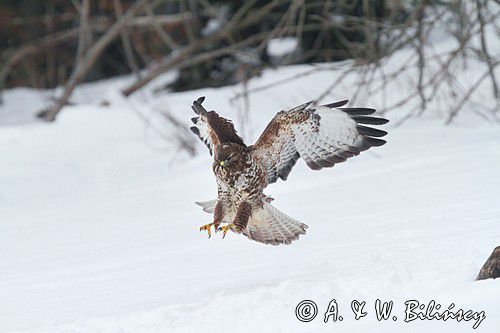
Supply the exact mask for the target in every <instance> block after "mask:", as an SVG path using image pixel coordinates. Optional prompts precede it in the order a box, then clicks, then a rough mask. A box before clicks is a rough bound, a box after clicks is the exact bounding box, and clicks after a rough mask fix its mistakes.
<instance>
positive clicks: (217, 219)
mask: <svg viewBox="0 0 500 333" xmlns="http://www.w3.org/2000/svg"><path fill="white" fill-rule="evenodd" d="M222 218H223V214H222V204H221V203H220V201H217V204H216V205H215V208H214V221H213V222H212V223H209V224H205V225H202V226H201V227H200V231H203V230H206V231H207V233H208V238H210V237H211V236H212V230H211V228H212V226H214V230H215V232H217V229H218V228H219V225H220V223H221V221H222Z"/></svg>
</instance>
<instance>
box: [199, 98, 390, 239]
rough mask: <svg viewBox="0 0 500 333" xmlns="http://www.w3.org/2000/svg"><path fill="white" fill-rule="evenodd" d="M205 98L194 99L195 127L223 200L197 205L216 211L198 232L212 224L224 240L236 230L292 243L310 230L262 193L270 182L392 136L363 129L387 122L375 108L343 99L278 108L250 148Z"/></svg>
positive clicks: (338, 160) (318, 166) (329, 164)
mask: <svg viewBox="0 0 500 333" xmlns="http://www.w3.org/2000/svg"><path fill="white" fill-rule="evenodd" d="M204 100H205V97H200V98H198V99H197V100H196V101H194V102H193V106H192V109H193V111H194V112H195V113H196V115H197V116H196V117H194V118H192V119H191V120H192V121H193V123H194V126H193V127H191V130H192V131H193V133H195V134H196V135H197V136H198V137H199V138H200V139H201V140H202V141H203V142H204V143H205V144H206V145H207V147H208V149H209V151H210V154H211V155H213V157H214V162H213V165H212V168H213V171H214V173H215V177H216V179H217V194H218V195H217V199H216V200H210V201H204V202H197V204H198V205H200V206H201V207H202V208H203V210H204V211H205V212H207V213H213V222H212V223H209V224H206V225H204V226H202V227H201V228H200V231H203V230H206V231H207V232H208V236H209V237H210V236H211V235H212V232H211V228H212V227H214V231H215V232H217V231H222V233H223V236H222V237H223V238H224V237H225V236H226V233H227V232H228V231H229V230H231V231H233V232H236V233H241V234H243V235H245V236H246V237H248V238H249V239H252V240H255V241H257V242H261V243H265V244H272V245H279V244H290V243H291V242H292V241H294V240H296V239H298V238H299V236H300V235H301V234H305V232H306V229H307V228H308V226H307V225H306V224H303V223H301V222H299V221H297V220H294V219H293V218H291V217H289V216H287V215H285V214H284V213H282V212H281V211H279V210H277V209H276V208H274V207H273V206H272V205H271V204H270V202H271V201H272V200H273V199H272V198H271V197H268V196H266V195H265V194H264V192H263V191H264V189H265V188H266V187H267V185H269V184H272V183H275V182H276V181H277V180H278V179H279V178H281V179H282V180H286V179H287V177H288V175H289V174H290V171H291V170H292V168H293V166H294V165H295V163H296V162H297V160H298V159H299V158H302V159H303V160H304V161H305V162H306V164H307V165H308V166H309V167H310V168H311V169H313V170H320V169H322V168H329V167H332V166H334V165H335V164H337V163H341V162H344V161H345V160H346V159H348V158H350V157H353V156H356V155H359V153H360V152H362V151H364V150H367V149H369V148H371V147H376V146H382V145H383V144H385V143H386V141H385V140H382V139H379V137H383V136H384V135H386V134H387V132H385V131H382V130H380V129H375V128H372V127H368V126H365V125H383V124H385V123H387V122H388V120H387V119H383V118H378V117H373V116H370V115H371V114H373V113H374V112H375V110H374V109H369V108H351V107H343V106H344V105H345V104H347V102H348V101H347V100H345V101H340V102H336V103H331V104H326V105H321V106H315V104H314V103H313V102H307V103H304V104H302V105H299V106H297V107H295V108H293V109H290V110H288V111H280V112H278V113H277V114H276V116H275V117H274V118H273V119H272V120H271V122H270V123H269V124H268V125H267V127H266V129H265V130H264V132H263V133H262V135H261V136H260V138H259V139H258V140H257V142H256V143H255V144H254V145H251V146H247V145H246V144H245V143H244V142H243V140H242V139H241V137H239V136H238V134H237V133H236V130H235V129H234V126H233V123H232V122H231V121H230V120H228V119H225V118H223V117H221V116H219V115H218V114H217V113H216V112H215V111H207V110H206V109H205V108H204V107H203V106H202V103H203V101H204Z"/></svg>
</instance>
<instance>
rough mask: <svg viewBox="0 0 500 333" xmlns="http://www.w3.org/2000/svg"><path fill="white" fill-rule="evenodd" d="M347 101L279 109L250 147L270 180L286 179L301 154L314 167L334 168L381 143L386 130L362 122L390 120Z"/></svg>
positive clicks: (374, 122)
mask: <svg viewBox="0 0 500 333" xmlns="http://www.w3.org/2000/svg"><path fill="white" fill-rule="evenodd" d="M345 104H347V101H340V102H336V103H331V104H327V105H322V106H318V107H314V106H312V102H308V103H305V104H302V105H299V106H297V107H295V108H293V109H291V110H288V111H280V112H278V114H276V116H275V117H274V118H273V120H271V122H270V123H269V125H267V127H266V129H265V130H264V132H263V133H262V135H261V136H260V138H259V139H258V140H257V142H256V143H255V144H254V145H253V146H251V153H252V155H253V156H254V157H255V158H256V159H258V160H259V161H260V163H261V164H262V165H263V166H264V168H265V169H266V172H267V181H268V183H274V182H276V181H277V180H278V178H281V179H283V180H286V178H287V177H288V174H289V173H290V171H291V170H292V167H293V166H294V165H295V163H296V162H297V160H298V159H299V158H300V157H301V158H302V159H303V160H304V161H305V162H306V163H307V165H308V166H309V167H310V168H311V169H313V170H319V169H322V168H328V167H332V166H333V165H334V164H336V163H340V162H344V161H345V160H346V159H347V158H350V157H353V156H356V155H359V153H360V152H361V151H363V150H367V149H369V148H370V147H373V146H381V145H383V144H385V143H386V141H385V140H382V139H378V137H382V136H384V135H386V134H387V132H385V131H382V130H379V129H375V128H372V127H367V126H364V125H362V124H369V125H382V124H385V123H387V122H388V120H387V119H383V118H378V117H372V116H369V115H371V114H372V113H374V112H375V110H374V109H368V108H343V107H341V106H343V105H345Z"/></svg>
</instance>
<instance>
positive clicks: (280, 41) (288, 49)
mask: <svg viewBox="0 0 500 333" xmlns="http://www.w3.org/2000/svg"><path fill="white" fill-rule="evenodd" d="M298 45H299V41H298V40H297V38H294V37H282V38H274V39H271V40H270V41H269V43H268V44H267V48H268V49H267V51H268V52H269V55H271V56H274V57H282V56H285V55H287V54H289V53H292V52H293V51H295V50H296V49H297V46H298Z"/></svg>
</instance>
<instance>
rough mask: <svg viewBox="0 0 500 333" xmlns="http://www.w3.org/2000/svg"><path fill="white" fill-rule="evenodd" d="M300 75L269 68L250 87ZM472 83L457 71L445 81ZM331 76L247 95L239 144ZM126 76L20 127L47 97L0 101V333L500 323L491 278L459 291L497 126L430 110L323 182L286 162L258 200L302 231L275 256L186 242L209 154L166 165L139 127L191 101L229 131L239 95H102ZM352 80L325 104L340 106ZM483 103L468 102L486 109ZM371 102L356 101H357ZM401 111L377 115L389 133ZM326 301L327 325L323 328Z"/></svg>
mask: <svg viewBox="0 0 500 333" xmlns="http://www.w3.org/2000/svg"><path fill="white" fill-rule="evenodd" d="M404 56H405V55H404V53H402V56H401V57H400V58H401V61H403V59H404ZM309 69H310V67H307V66H290V67H285V68H281V69H279V70H269V71H266V72H265V73H264V75H263V76H262V77H260V78H256V79H254V80H252V81H251V82H250V88H252V87H259V86H262V85H265V84H269V83H271V82H274V81H277V80H280V79H284V78H287V77H291V76H293V75H296V74H297V73H301V72H304V71H307V70H309ZM475 70H476V68H475V67H474V64H473V63H471V64H469V67H468V69H467V70H464V72H463V77H461V79H462V80H463V81H467V78H468V77H470V76H471V75H473V74H471V73H473V72H474V71H475ZM334 75H336V73H333V72H332V71H320V72H317V73H315V74H314V75H310V76H306V77H304V78H303V79H302V80H297V81H293V80H290V81H289V82H287V84H285V85H282V86H279V87H275V88H273V89H269V90H265V91H261V92H258V93H256V94H254V95H251V99H250V108H251V110H252V111H253V112H252V113H251V117H250V121H251V124H252V126H250V127H249V128H246V129H245V131H244V133H246V135H245V139H247V141H248V142H252V141H253V140H255V138H256V137H257V136H258V135H259V133H260V132H261V131H262V130H263V128H264V127H265V125H266V124H267V122H268V121H269V120H270V119H271V117H272V116H273V115H274V114H275V113H276V112H277V111H278V110H280V109H283V108H287V107H291V106H294V105H296V104H300V103H302V102H304V101H307V100H310V99H311V98H314V97H316V96H317V94H318V91H321V90H322V89H324V88H325V87H327V86H328V85H329V84H330V83H331V82H332V81H333V79H334V78H332V77H334ZM171 77H172V75H171V74H169V75H167V76H164V77H162V78H161V79H160V81H162V82H163V81H168V80H169V79H171ZM131 79H132V78H130V77H126V78H119V79H115V80H108V81H103V82H98V83H93V84H86V85H83V86H82V87H80V88H78V91H77V92H76V95H75V97H74V102H75V105H70V106H66V107H65V109H64V110H63V112H62V113H61V115H60V117H59V118H58V120H57V121H56V122H55V123H51V124H46V123H41V122H32V121H31V120H29V119H31V118H29V117H27V116H26V115H28V114H29V113H33V112H34V111H35V109H36V107H38V106H39V105H38V104H39V103H40V101H43V100H44V99H43V96H46V95H47V94H48V93H47V92H38V93H37V92H36V91H22V90H14V91H7V92H6V93H5V94H4V97H5V101H6V103H5V105H4V106H1V107H0V124H1V125H3V126H2V127H0V151H1V152H2V158H1V159H0V184H1V186H0V220H1V223H0V244H1V249H2V251H0V262H2V268H1V269H0V328H1V329H2V331H34V332H193V331H194V332H196V331H205V332H216V331H227V330H229V329H231V330H236V331H242V332H255V331H256V330H259V331H262V332H271V331H272V332H280V331H281V332H307V331H310V332H318V331H331V330H336V331H337V330H338V331H357V332H374V331H380V332H400V331H401V330H405V331H406V330H411V331H419V332H420V331H425V332H428V331H429V332H430V331H435V332H471V331H473V329H472V325H473V322H464V321H462V322H457V321H453V320H448V321H446V322H443V321H435V320H434V321H413V322H410V323H405V322H404V321H403V316H404V302H405V301H406V300H412V299H416V300H419V301H420V302H422V303H428V302H429V301H430V300H432V299H433V300H436V302H438V303H440V304H441V305H442V307H443V308H447V307H448V306H449V305H450V304H451V303H454V304H455V306H456V308H463V309H464V310H468V309H471V310H473V311H485V313H486V319H485V320H484V321H483V322H482V323H481V324H480V326H479V328H478V329H477V330H478V331H480V332H496V331H497V329H498V327H500V316H498V308H499V306H500V285H499V281H495V280H486V281H481V282H475V281H474V279H475V277H476V275H477V273H478V272H479V269H480V267H481V266H482V264H483V263H484V261H485V260H486V258H487V257H488V256H489V254H490V253H491V251H492V250H493V248H494V247H495V246H497V245H499V243H500V224H499V220H500V205H499V198H500V190H499V189H500V174H499V166H500V150H499V149H498V147H499V145H500V130H499V126H498V124H495V123H493V122H488V121H485V120H484V119H481V118H479V117H477V115H476V114H475V112H473V110H465V111H464V112H463V114H461V116H460V117H459V118H457V121H456V122H454V123H452V125H450V126H444V125H443V124H442V121H441V120H439V116H436V115H439V112H438V111H439V110H438V109H439V107H438V106H432V107H433V108H434V109H433V111H435V112H431V111H429V112H428V113H427V114H425V115H424V117H423V118H419V119H410V120H409V121H407V122H406V123H404V124H403V125H402V126H398V127H395V126H394V125H390V124H389V125H388V126H385V129H387V130H388V131H389V135H388V136H387V140H388V143H387V144H386V145H385V146H383V147H380V148H377V149H373V150H370V151H369V152H366V153H363V154H362V155H361V156H359V157H356V158H354V159H351V160H349V161H348V162H346V163H343V164H339V165H336V166H335V167H334V168H332V169H326V170H322V171H320V172H314V171H311V170H309V169H308V168H307V167H306V166H305V163H303V161H300V162H299V163H298V164H297V165H296V166H295V168H294V169H293V171H292V173H291V174H290V176H289V179H288V181H286V182H278V183H277V184H274V185H271V186H270V187H269V188H268V190H267V194H269V195H271V196H272V197H274V198H275V201H274V202H273V204H274V205H275V206H276V207H277V208H278V209H280V210H282V211H283V212H285V213H286V214H288V215H290V216H292V217H294V218H296V219H298V220H300V221H301V222H304V223H307V224H308V225H309V229H308V231H307V234H306V235H305V236H302V237H301V238H300V240H299V241H298V242H295V243H293V244H292V245H290V246H280V247H271V246H265V245H262V244H258V243H255V242H250V241H248V240H247V239H246V238H244V237H243V236H239V235H236V234H228V235H227V237H226V238H225V239H224V240H222V239H220V237H219V236H216V237H212V238H211V239H207V237H206V234H201V233H200V232H199V231H198V228H199V226H201V225H203V224H205V223H208V222H211V217H210V216H209V215H207V214H206V213H203V212H202V210H201V209H200V207H198V206H196V205H195V204H194V202H195V201H200V200H208V199H212V198H214V197H215V195H216V187H215V180H214V177H213V175H212V172H211V167H210V165H211V161H210V157H209V156H208V153H207V152H206V150H205V148H204V146H203V144H202V143H201V142H200V143H199V151H200V154H198V155H197V156H196V157H195V158H191V157H189V156H187V155H186V154H182V153H179V154H176V150H175V149H174V147H172V145H169V144H168V143H165V142H164V141H162V140H161V139H160V138H159V137H156V136H155V135H154V133H155V132H154V131H153V130H152V127H153V126H157V127H156V128H157V129H158V128H159V129H160V130H161V129H163V127H159V126H160V125H161V123H159V122H158V120H159V118H160V117H157V115H156V114H154V112H153V111H151V110H156V109H162V108H163V109H168V110H170V111H171V112H172V114H174V115H175V116H176V117H178V118H179V119H181V120H183V121H185V124H186V126H187V124H188V122H189V118H190V117H191V116H192V115H191V112H190V110H189V106H190V104H191V102H192V100H194V99H195V98H197V97H199V96H202V95H205V96H207V100H206V105H207V108H208V109H216V110H218V111H219V112H220V113H221V114H222V115H224V116H226V117H229V118H232V119H234V120H235V122H236V125H239V123H238V119H239V117H241V113H240V106H239V104H238V103H233V104H231V102H230V98H231V97H232V96H234V94H235V93H236V92H237V91H238V90H239V89H240V87H239V86H233V87H225V88H219V89H203V90H198V91H190V92H183V93H176V94H173V93H169V94H165V95H161V94H156V95H154V94H153V93H152V91H153V90H154V86H156V85H158V81H155V83H153V84H151V85H150V86H149V87H148V88H147V89H146V90H145V91H144V92H143V93H140V94H137V95H134V96H132V97H131V98H129V99H125V98H123V97H121V96H120V95H119V93H118V90H119V89H120V88H121V87H123V86H124V85H126V83H127V82H129V81H130V80H131ZM355 82H356V77H353V78H352V79H349V80H347V81H345V82H344V84H343V86H342V87H339V89H336V90H335V91H334V93H333V94H332V95H331V96H329V97H328V101H334V100H340V99H344V98H349V97H350V95H349V87H352V85H353V84H355ZM405 89H406V88H405V87H404V86H401V87H400V88H399V89H398V90H396V91H397V93H395V94H393V95H394V96H389V98H392V99H395V98H396V97H398V96H400V95H404V93H405V92H406V90H405ZM482 90H483V89H482ZM486 90H487V87H486V88H484V102H485V103H491V102H494V101H492V100H491V96H490V97H488V93H489V92H490V91H489V90H488V91H486ZM351 91H352V89H351ZM32 94H35V95H36V96H38V97H33V96H34V95H33V96H32ZM37 94H38V95H37ZM396 95H397V96H396ZM488 98H489V100H488ZM102 100H106V101H108V102H109V103H110V105H109V106H107V107H106V106H103V105H101V103H100V102H101V101H102ZM19 103H20V104H22V105H23V108H22V109H23V110H22V116H19V118H16V114H17V113H16V112H18V111H15V110H18V109H19ZM380 103H381V102H380V98H378V97H377V96H370V98H367V99H366V100H364V101H363V103H362V104H361V102H359V101H358V102H357V103H356V104H357V105H363V106H374V107H378V106H380ZM406 111H407V110H405V109H403V110H400V111H398V113H394V114H389V115H387V116H388V117H389V118H390V119H391V120H392V124H394V120H395V119H398V117H401V116H402V115H404V113H405V112H406ZM6 115H7V116H6ZM144 117H146V118H148V119H150V120H151V123H148V124H145V122H144V121H143V119H144ZM6 118H8V119H9V120H8V121H7V120H5V119H6ZM305 299H310V300H314V301H315V302H316V303H317V305H318V308H319V314H318V317H317V318H316V319H315V320H313V321H312V322H309V323H303V322H300V321H298V320H297V319H296V318H295V307H296V306H297V304H298V303H299V302H300V301H302V300H305ZM332 299H336V300H337V302H338V304H339V308H340V312H341V315H342V316H343V317H344V320H343V321H342V322H336V323H332V322H329V323H326V324H325V323H324V322H323V321H322V320H323V314H324V312H325V311H326V308H327V305H328V304H329V302H330V301H331V300H332ZM353 299H357V300H359V301H363V300H364V301H366V302H367V305H366V308H365V310H366V311H367V312H368V315H367V317H365V318H362V319H360V320H359V321H355V320H354V319H353V314H352V312H351V310H350V302H351V301H352V300H353ZM376 299H381V300H382V301H389V300H393V301H394V310H393V311H394V314H395V315H396V316H397V317H398V320H397V321H392V320H388V321H387V322H378V321H377V320H376V318H375V315H374V312H373V306H374V303H375V300H376Z"/></svg>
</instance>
